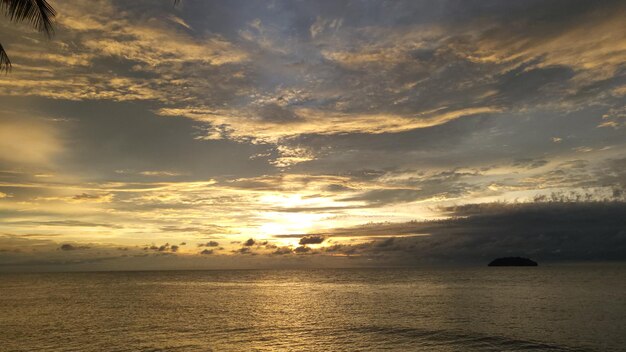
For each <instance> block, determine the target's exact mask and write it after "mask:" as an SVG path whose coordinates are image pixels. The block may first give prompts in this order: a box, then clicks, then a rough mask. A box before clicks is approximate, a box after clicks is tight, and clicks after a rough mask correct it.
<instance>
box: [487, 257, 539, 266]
mask: <svg viewBox="0 0 626 352" xmlns="http://www.w3.org/2000/svg"><path fill="white" fill-rule="evenodd" d="M489 266H537V262H535V261H533V260H530V259H528V258H522V257H504V258H497V259H494V260H492V261H491V263H489Z"/></svg>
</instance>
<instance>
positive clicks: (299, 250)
mask: <svg viewBox="0 0 626 352" xmlns="http://www.w3.org/2000/svg"><path fill="white" fill-rule="evenodd" d="M293 251H294V253H297V254H304V253H308V252H310V251H311V247H307V246H298V247H296V248H295V249H294V250H293Z"/></svg>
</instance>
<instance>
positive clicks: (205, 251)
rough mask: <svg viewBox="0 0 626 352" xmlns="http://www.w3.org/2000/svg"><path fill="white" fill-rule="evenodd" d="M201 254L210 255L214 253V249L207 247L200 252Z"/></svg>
mask: <svg viewBox="0 0 626 352" xmlns="http://www.w3.org/2000/svg"><path fill="white" fill-rule="evenodd" d="M200 254H203V255H210V254H213V250H212V249H205V250H203V251H202V252H200Z"/></svg>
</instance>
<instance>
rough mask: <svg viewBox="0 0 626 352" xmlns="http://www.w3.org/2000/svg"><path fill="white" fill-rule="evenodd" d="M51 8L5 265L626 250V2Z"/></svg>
mask: <svg viewBox="0 0 626 352" xmlns="http://www.w3.org/2000/svg"><path fill="white" fill-rule="evenodd" d="M51 4H52V5H53V7H54V8H55V9H56V10H57V13H58V14H57V16H56V20H55V34H54V36H53V37H52V39H47V38H46V37H45V36H43V35H42V34H40V33H37V32H35V31H33V30H32V29H31V28H30V27H29V26H27V25H25V24H15V23H10V22H8V21H6V20H5V21H3V22H1V24H0V39H1V40H2V45H3V47H4V48H5V49H6V50H7V52H8V54H9V56H10V57H11V60H12V62H13V69H12V71H11V72H10V73H8V74H6V75H3V76H2V77H0V104H1V106H2V109H0V270H118V269H119V270H132V269H152V268H166V269H188V268H249V267H255V268H256V267H292V266H305V267H306V266H316V267H323V266H333V267H334V266H387V265H422V264H446V263H484V262H488V261H489V260H491V259H493V257H494V256H502V255H526V256H531V257H534V258H538V259H541V260H547V261H606V260H626V220H624V219H623V218H625V217H624V216H623V214H626V206H625V201H626V195H625V193H624V190H625V188H626V149H625V148H624V147H625V146H626V135H625V132H626V129H625V128H624V127H625V126H626V21H624V18H626V4H625V3H624V2H623V1H576V0H568V1H552V0H550V1H530V0H526V1H515V2H513V1H487V0H486V1H460V0H459V1H445V0H440V1H413V0H411V1H382V0H381V1H366V0H362V1H352V0H345V1H335V0H333V1H286V0H285V1H278V0H277V1H253V0H247V1H243V0H229V1H199V0H183V1H182V2H181V3H180V4H178V5H176V6H174V4H173V2H170V1H147V0H141V1H139V0H138V1H132V2H128V1H115V0H89V1H87V0H71V1H51Z"/></svg>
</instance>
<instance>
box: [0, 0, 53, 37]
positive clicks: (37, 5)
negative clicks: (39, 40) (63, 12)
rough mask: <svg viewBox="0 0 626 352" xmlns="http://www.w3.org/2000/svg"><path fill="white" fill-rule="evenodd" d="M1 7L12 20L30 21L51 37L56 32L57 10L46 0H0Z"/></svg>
mask: <svg viewBox="0 0 626 352" xmlns="http://www.w3.org/2000/svg"><path fill="white" fill-rule="evenodd" d="M0 8H2V9H3V10H4V12H5V14H6V15H7V17H9V19H10V20H11V21H14V22H23V21H26V22H29V23H30V24H32V25H33V27H35V28H36V29H37V30H38V31H40V32H43V33H46V34H47V35H48V36H49V37H50V36H52V34H53V33H54V28H53V27H52V20H53V19H54V16H56V11H55V10H54V9H53V8H52V6H50V4H48V2H47V1H46V0H0Z"/></svg>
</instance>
